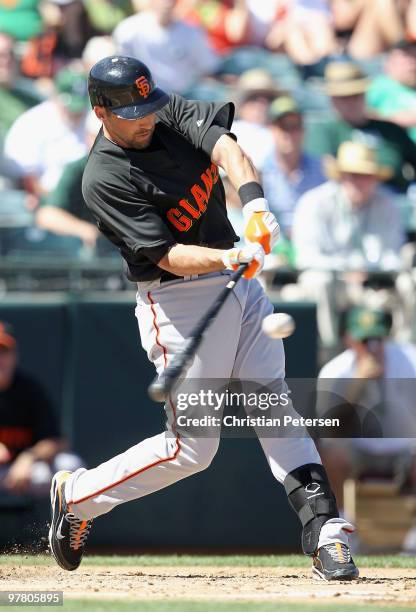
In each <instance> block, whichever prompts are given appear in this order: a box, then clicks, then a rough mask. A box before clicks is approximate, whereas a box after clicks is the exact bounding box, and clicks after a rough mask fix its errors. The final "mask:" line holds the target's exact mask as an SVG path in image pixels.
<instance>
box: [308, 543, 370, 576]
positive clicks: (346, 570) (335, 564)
mask: <svg viewBox="0 0 416 612" xmlns="http://www.w3.org/2000/svg"><path fill="white" fill-rule="evenodd" d="M312 572H313V574H314V575H315V576H317V577H319V578H320V579H321V580H355V579H356V578H358V574H359V572H358V568H357V567H356V565H355V563H354V561H353V558H352V557H351V553H350V549H349V548H348V546H346V544H342V543H341V542H334V543H333V544H325V545H324V546H321V548H319V549H318V550H317V552H316V553H315V554H314V556H313V566H312Z"/></svg>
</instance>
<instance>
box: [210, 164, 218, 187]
mask: <svg viewBox="0 0 416 612" xmlns="http://www.w3.org/2000/svg"><path fill="white" fill-rule="evenodd" d="M210 170H211V174H212V182H213V183H214V185H215V184H216V183H217V182H218V179H219V178H220V172H219V169H218V166H217V165H216V164H211V168H210Z"/></svg>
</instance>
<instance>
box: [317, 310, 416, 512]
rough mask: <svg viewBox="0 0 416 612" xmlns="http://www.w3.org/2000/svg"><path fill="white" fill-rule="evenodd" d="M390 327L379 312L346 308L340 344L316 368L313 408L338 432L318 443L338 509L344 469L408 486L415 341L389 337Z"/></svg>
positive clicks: (412, 467)
mask: <svg viewBox="0 0 416 612" xmlns="http://www.w3.org/2000/svg"><path fill="white" fill-rule="evenodd" d="M390 327H391V316H390V315H389V314H388V313H387V312H383V311H380V310H375V309H369V308H363V307H356V308H352V309H350V310H349V311H348V312H347V315H346V324H345V328H346V331H345V336H344V342H345V345H346V347H347V348H346V350H345V351H344V352H342V353H341V354H340V355H338V356H337V357H335V358H334V359H332V360H331V361H330V362H329V363H327V364H326V365H325V366H324V367H323V368H322V370H321V371H320V373H319V381H318V395H317V398H318V399H317V406H316V410H317V413H318V416H324V415H326V416H331V417H332V418H337V416H338V417H339V418H340V421H341V429H340V430H339V431H338V432H337V433H336V434H335V435H336V436H337V435H338V436H341V437H337V438H332V439H330V438H325V439H323V440H321V444H320V453H321V456H322V459H323V463H324V465H325V467H326V469H327V470H328V476H329V479H330V481H331V484H332V488H333V490H334V493H335V496H336V498H337V501H338V505H339V507H340V509H342V507H343V484H344V481H345V479H346V478H349V477H352V476H354V477H360V476H361V475H364V474H366V475H368V476H372V477H377V476H378V477H380V476H383V477H387V476H388V477H391V478H394V479H396V481H397V482H398V484H400V485H402V486H403V487H405V486H406V485H407V486H408V487H410V488H412V489H413V490H415V485H416V462H415V457H416V455H415V451H416V438H415V437H414V434H415V433H416V432H415V425H416V421H415V415H414V397H415V379H416V346H414V345H412V344H408V343H404V342H400V343H399V342H395V341H392V340H390V339H389V334H390ZM398 398H400V401H398ZM343 435H344V436H348V438H347V437H344V438H343V437H342V436H343ZM352 435H355V436H356V437H349V436H352ZM361 436H364V437H361ZM405 436H409V437H405ZM411 436H413V437H411Z"/></svg>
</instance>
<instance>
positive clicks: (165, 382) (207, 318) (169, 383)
mask: <svg viewBox="0 0 416 612" xmlns="http://www.w3.org/2000/svg"><path fill="white" fill-rule="evenodd" d="M247 265H248V264H246V263H245V264H241V265H240V266H239V267H238V269H237V270H236V271H235V272H233V273H232V274H231V275H230V280H229V281H228V283H227V284H226V286H225V287H224V289H222V291H221V292H220V293H219V295H218V296H217V297H216V298H215V300H214V302H213V303H212V304H211V306H210V307H209V308H208V310H207V312H206V313H205V314H204V316H203V317H201V319H200V320H199V321H198V323H197V324H196V325H195V327H194V329H193V330H192V332H191V335H190V337H189V339H188V340H187V341H186V344H185V346H184V348H183V349H182V350H181V351H180V352H179V353H176V355H175V356H174V357H173V359H172V363H171V364H170V365H168V367H167V368H166V370H164V371H163V372H162V374H161V375H160V376H156V378H155V379H154V380H153V382H152V383H151V384H150V385H149V388H148V393H149V396H150V397H151V399H152V400H153V401H155V402H164V401H165V400H166V398H167V396H168V395H169V393H170V391H172V389H173V387H174V385H175V383H176V382H177V381H178V379H179V378H180V377H181V374H182V373H183V371H184V370H185V368H186V365H187V363H188V361H190V359H192V357H193V356H194V355H195V353H196V351H197V349H198V347H199V345H200V344H201V341H202V338H203V336H204V333H205V332H206V330H207V329H208V327H209V325H210V324H211V323H212V321H213V320H214V318H215V317H216V316H217V314H218V312H219V311H220V309H221V307H222V305H223V304H224V303H225V301H226V299H227V298H228V296H229V295H230V293H231V291H232V290H233V289H234V287H235V284H236V283H237V281H238V280H239V279H240V278H241V277H242V275H243V273H244V270H245V269H246V267H247Z"/></svg>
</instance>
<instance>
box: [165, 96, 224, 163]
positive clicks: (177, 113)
mask: <svg viewBox="0 0 416 612" xmlns="http://www.w3.org/2000/svg"><path fill="white" fill-rule="evenodd" d="M234 112H235V109H234V104H233V103H232V102H226V103H223V102H205V101H201V100H186V99H185V98H183V97H182V96H179V95H177V94H172V95H171V96H170V103H169V104H168V105H167V106H166V107H165V108H163V109H162V110H161V111H159V113H158V116H159V119H160V120H161V121H163V122H164V123H167V124H168V125H169V126H170V127H173V128H174V129H176V130H177V131H178V132H179V133H180V134H182V135H183V136H185V138H186V139H187V140H189V142H191V143H192V144H193V145H194V147H195V148H196V149H202V150H203V151H204V152H205V153H206V154H207V155H209V156H211V153H212V149H213V148H214V145H215V143H216V142H217V140H218V139H219V138H220V136H222V135H223V134H228V135H229V136H231V137H232V138H234V139H235V140H236V137H235V136H234V134H232V133H231V131H230V130H231V126H232V123H233V119H234Z"/></svg>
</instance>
